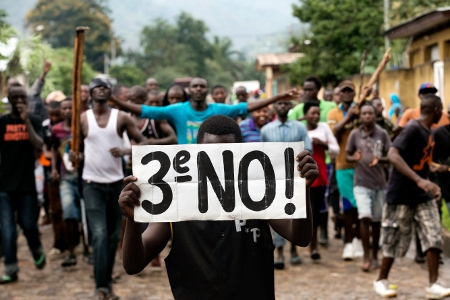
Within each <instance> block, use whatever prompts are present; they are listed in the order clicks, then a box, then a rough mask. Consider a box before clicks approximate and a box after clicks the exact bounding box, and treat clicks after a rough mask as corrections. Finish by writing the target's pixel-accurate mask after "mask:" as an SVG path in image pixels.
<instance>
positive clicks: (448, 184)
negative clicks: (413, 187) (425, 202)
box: [433, 124, 450, 202]
mask: <svg viewBox="0 0 450 300" xmlns="http://www.w3.org/2000/svg"><path fill="white" fill-rule="evenodd" d="M433 135H434V142H435V145H434V151H433V161H435V162H437V163H440V164H444V165H447V166H449V167H450V124H449V125H445V126H441V127H439V128H438V129H436V130H435V131H434V134H433ZM438 178H439V186H440V187H441V191H442V196H443V197H444V198H445V200H446V201H447V202H450V172H444V173H438Z"/></svg>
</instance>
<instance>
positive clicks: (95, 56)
mask: <svg viewBox="0 0 450 300" xmlns="http://www.w3.org/2000/svg"><path fill="white" fill-rule="evenodd" d="M108 12H109V10H108V9H107V8H106V6H105V4H104V1H103V0H79V1H72V0H57V1H55V0H39V1H38V2H37V3H36V5H35V7H34V8H33V9H31V10H30V11H28V13H27V15H26V22H27V25H28V27H29V29H30V30H31V32H33V33H39V34H41V35H42V37H43V39H44V41H46V42H48V43H50V44H51V45H52V46H53V47H54V48H73V44H74V40H75V28H76V27H77V26H88V27H89V28H90V30H89V31H87V32H86V35H85V47H84V49H85V54H86V59H87V61H88V62H89V63H90V64H92V66H93V67H94V69H96V70H101V69H102V67H103V57H104V55H105V53H109V51H110V48H111V46H110V45H111V39H116V45H117V51H119V50H120V45H119V44H120V43H119V41H118V39H117V38H116V37H114V35H113V33H112V22H111V19H110V18H109V17H108V15H107V14H108Z"/></svg>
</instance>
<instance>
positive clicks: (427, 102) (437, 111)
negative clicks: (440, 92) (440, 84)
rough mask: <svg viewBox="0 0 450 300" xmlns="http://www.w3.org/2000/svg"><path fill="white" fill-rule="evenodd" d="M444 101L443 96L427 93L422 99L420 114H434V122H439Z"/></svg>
mask: <svg viewBox="0 0 450 300" xmlns="http://www.w3.org/2000/svg"><path fill="white" fill-rule="evenodd" d="M442 108H443V106H442V101H441V98H439V97H438V96H436V95H434V94H426V95H424V96H423V97H422V99H421V101H420V114H421V115H422V116H426V117H428V116H430V115H432V116H433V123H434V124H436V123H437V122H439V119H440V118H441V116H442Z"/></svg>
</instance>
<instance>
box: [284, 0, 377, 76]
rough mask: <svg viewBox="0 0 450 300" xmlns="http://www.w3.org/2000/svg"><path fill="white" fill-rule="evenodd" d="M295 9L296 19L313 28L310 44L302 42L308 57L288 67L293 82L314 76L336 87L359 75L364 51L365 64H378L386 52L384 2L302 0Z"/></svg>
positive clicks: (370, 0) (303, 50)
mask: <svg viewBox="0 0 450 300" xmlns="http://www.w3.org/2000/svg"><path fill="white" fill-rule="evenodd" d="M293 9H294V12H293V14H294V16H295V17H297V18H298V19H299V20H300V21H301V22H305V23H309V25H310V36H308V39H309V40H310V44H307V45H305V44H304V43H303V40H302V41H300V42H301V44H300V43H299V45H300V50H301V51H302V52H304V53H305V57H304V58H301V59H299V60H298V61H297V62H296V63H294V64H291V65H290V66H288V67H287V71H288V74H289V78H290V80H291V82H293V83H299V82H302V81H303V79H304V78H305V77H306V76H307V75H310V74H315V75H317V76H319V77H320V78H321V79H322V80H323V81H324V83H333V84H335V83H337V81H338V80H341V79H342V78H344V77H346V76H349V75H351V74H355V73H358V72H359V68H360V63H361V55H362V52H363V51H364V50H367V51H368V57H367V61H366V65H368V66H376V65H377V64H378V60H379V58H380V57H381V55H382V53H383V49H382V47H383V35H382V25H383V10H382V9H383V1H381V0H376V1H373V0H361V1H353V0H302V1H301V4H299V5H293Z"/></svg>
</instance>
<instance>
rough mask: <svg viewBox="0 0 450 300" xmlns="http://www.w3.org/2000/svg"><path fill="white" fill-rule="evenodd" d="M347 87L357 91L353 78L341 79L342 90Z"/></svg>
mask: <svg viewBox="0 0 450 300" xmlns="http://www.w3.org/2000/svg"><path fill="white" fill-rule="evenodd" d="M345 88H348V89H351V90H352V91H355V85H354V84H353V82H352V81H351V80H344V81H341V83H339V89H340V90H341V91H342V90H343V89H345Z"/></svg>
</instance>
